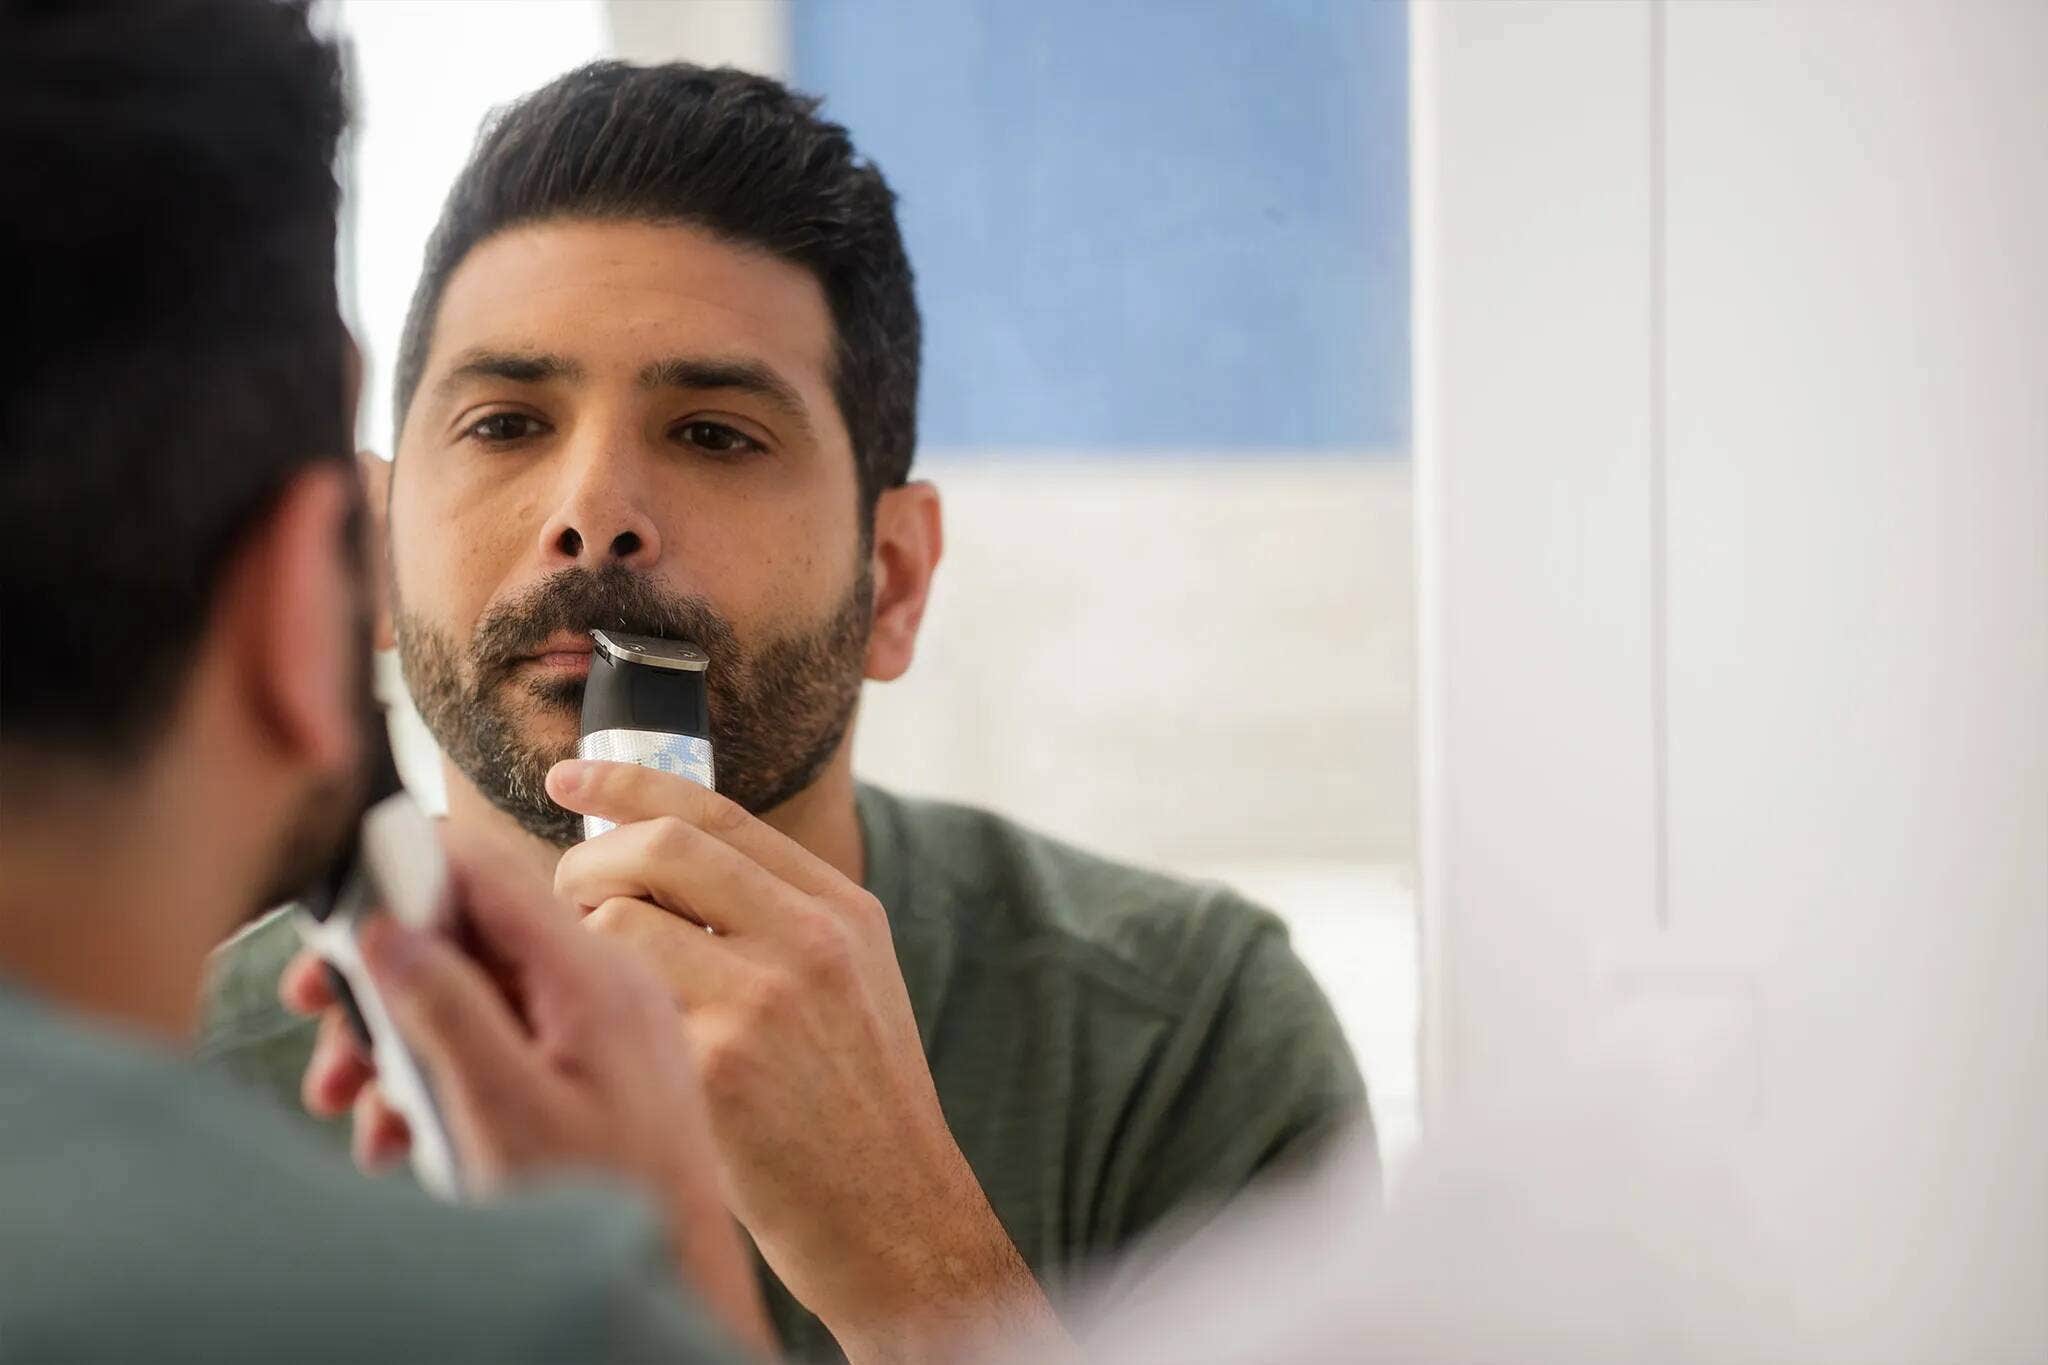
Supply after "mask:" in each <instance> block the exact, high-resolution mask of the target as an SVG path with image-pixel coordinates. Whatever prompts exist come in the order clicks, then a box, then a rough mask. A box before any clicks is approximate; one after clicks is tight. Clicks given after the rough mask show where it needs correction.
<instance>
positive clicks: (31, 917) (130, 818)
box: [0, 771, 244, 1039]
mask: <svg viewBox="0 0 2048 1365" xmlns="http://www.w3.org/2000/svg"><path fill="white" fill-rule="evenodd" d="M160 785H161V783H158V782H155V781H153V780H152V779H151V776H150V775H149V773H147V772H146V771H145V772H143V773H140V774H137V775H136V781H135V782H133V783H127V782H123V783H112V782H107V783H101V782H95V783H92V784H91V786H90V789H88V788H87V787H84V786H75V785H74V786H66V785H64V784H63V783H61V782H60V783H54V784H52V783H38V785H37V790H36V794H35V799H34V800H28V799H25V798H21V797H20V796H19V795H18V793H14V792H11V793H10V797H11V798H12V799H10V800H9V801H8V802H7V807H8V817H7V819H6V821H5V822H4V824H0V975H5V976H6V977H7V978H9V979H10V980H12V981H14V982H16V983H18V984H20V985H23V986H26V987H27V988H28V989H29V990H31V991H33V992H35V993H36V994H38V995H41V996H43V997H45V998H46V999H48V1000H51V1001H53V1002H55V1003H57V1004H60V1005H63V1006H67V1007H69V1008H71V1009H73V1010H76V1011H79V1012H81V1013H84V1014H89V1015H92V1016H95V1017H97V1018H99V1019H101V1020H104V1021H107V1022H111V1023H114V1024H116V1025H120V1026H124V1027H127V1028H129V1029H131V1030H134V1031H138V1032H143V1033H148V1034H153V1035H156V1036H158V1037H161V1038H166V1039H184V1038H188V1037H189V1036H190V1035H191V1034H192V1032H193V1030H194V1028H195V1027H196V1026H197V1022H198V1015H199V995H200V986H201V983H202V980H203V977H204V975H205V970H206V956H207V953H208V952H209V951H210V950H211V949H212V947H213V945H214V944H215V943H216V942H217V941H218V940H219V939H220V937H221V935H222V934H223V933H225V932H227V931H228V930H229V929H231V928H232V927H233V924H232V919H233V913H232V911H226V912H224V911H223V908H222V907H223V906H227V905H230V904H231V903H232V901H233V898H234V888H235V887H236V885H237V884H238V882H241V881H242V880H244V879H243V878H242V876H241V875H240V874H241V873H242V872H243V871H244V869H242V868H240V867H239V866H233V865H230V864H232V863H233V859H232V858H229V857H225V856H223V850H222V848H221V847H220V846H219V844H218V843H217V842H215V841H211V840H208V839H207V838H205V837H204V835H203V833H202V832H200V831H197V830H192V829H189V828H184V827H183V826H182V825H181V824H180V823H179V821H177V820H176V819H166V818H164V816H163V813H164V812H165V811H168V810H175V809H176V806H175V805H166V804H165V803H164V802H162V801H159V800H157V799H156V797H158V796H159V795H163V794H164V793H160V792H157V791H155V790H153V789H154V788H157V787H159V786H160ZM193 798H194V794H193V793H189V792H188V793H186V794H185V795H184V796H182V797H180V798H179V801H178V804H180V805H183V806H184V807H186V808H187V809H191V808H194V807H195V806H197V807H201V808H203V805H204V802H203V799H202V800H200V801H197V802H195V800H194V799H193ZM202 854H204V856H201V855H202Z"/></svg>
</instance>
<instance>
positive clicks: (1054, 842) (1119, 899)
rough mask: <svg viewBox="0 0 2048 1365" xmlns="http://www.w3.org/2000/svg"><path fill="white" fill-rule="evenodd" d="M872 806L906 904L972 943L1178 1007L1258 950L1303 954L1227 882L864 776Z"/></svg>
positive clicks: (1276, 922)
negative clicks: (909, 793)
mask: <svg viewBox="0 0 2048 1365" xmlns="http://www.w3.org/2000/svg"><path fill="white" fill-rule="evenodd" d="M861 814H862V819H863V822H864V824H865V825H866V826H867V827H868V828H869V831H870V834H869V837H870V842H871V843H876V844H883V845H886V847H887V851H888V857H889V859H890V861H891V862H892V864H894V867H893V868H892V876H893V878H894V879H895V880H897V881H898V882H900V883H903V884H902V885H901V886H899V887H898V888H897V896H898V897H899V898H900V900H901V903H902V906H903V909H904V910H905V912H906V914H907V915H908V916H910V917H912V918H915V917H919V916H922V917H926V918H932V917H938V918H943V919H946V920H949V921H950V922H951V923H950V924H949V925H948V928H949V929H950V931H951V932H952V934H954V935H955V936H956V937H957V938H958V940H959V945H958V946H959V951H960V952H961V953H962V954H963V955H966V956H969V957H972V956H976V955H1000V956H1004V957H1009V956H1012V955H1014V954H1016V953H1017V952H1019V951H1022V950H1028V951H1034V952H1039V953H1045V952H1053V953H1057V954H1060V955H1062V956H1064V957H1065V958H1067V959H1068V960H1070V961H1071V962H1073V963H1074V964H1075V965H1076V966H1078V967H1080V968H1082V969H1083V970H1087V971H1089V972H1091V973H1094V974H1096V975H1099V976H1101V977H1103V978H1105V979H1106V980H1108V981H1112V982H1114V983H1115V984H1117V985H1119V986H1121V987H1123V988H1124V989H1125V990H1126V991H1127V992H1128V993H1132V994H1135V995H1138V996H1141V997H1144V998H1146V999H1149V1000H1151V1001H1152V1002H1153V1003H1155V1004H1156V1005H1157V1006H1158V1007H1159V1008H1160V1009H1161V1010H1162V1011H1164V1012H1166V1013H1169V1014H1176V1015H1177V1014H1180V1013H1182V1012H1183V1011H1184V1009H1185V1007H1186V1005H1187V1004H1188V1003H1189V1000H1190V996H1191V993H1192V992H1195V988H1196V987H1198V986H1199V985H1200V984H1201V983H1203V982H1210V983H1214V982H1215V980H1216V978H1217V977H1218V975H1219V974H1222V975H1225V976H1229V975H1235V974H1236V973H1237V972H1238V971H1239V970H1240V969H1241V968H1242V966H1243V965H1244V964H1245V963H1246V962H1248V961H1250V960H1252V959H1258V958H1270V959H1273V960H1276V961H1279V962H1282V963H1295V964H1296V965H1297V966H1298V965H1299V964H1298V962H1296V960H1295V958H1294V955H1293V952H1292V950H1291V949H1290V948H1289V947H1288V944H1287V929H1286V926H1285V924H1284V923H1283V922H1282V921H1281V920H1280V918H1279V917H1278V916H1277V915H1275V914H1273V913H1272V912H1271V911H1269V910H1267V909H1265V908H1263V907H1261V906H1259V905H1256V904H1254V903H1253V902H1251V901H1250V900H1248V899H1246V898H1245V897H1244V896H1242V895H1240V894H1238V893H1237V892H1236V891H1233V890H1232V889H1231V888H1229V887H1227V886H1224V885H1222V884H1220V883H1214V882H1192V881H1188V880H1185V879H1182V878H1178V877H1172V876H1168V875H1166V874H1164V873H1160V872H1155V871H1150V870H1147V869H1143V868H1139V867H1134V866H1132V865H1130V864H1127V863H1120V862H1117V861H1115V860H1113V859H1110V858H1105V857H1102V856H1100V855H1098V854H1095V853H1091V852H1088V851H1087V850H1085V849H1081V848H1078V847H1076V846H1074V845H1072V844H1069V843H1066V842H1064V841H1062V840H1059V839H1055V838H1053V837H1051V836H1049V835H1045V834H1041V833H1039V832H1037V831H1035V830H1032V829H1029V828H1027V827H1026V826H1024V825H1021V824H1019V823H1017V822H1016V821H1013V820H1009V819H1006V818H1005V817H1003V816H1000V815H996V814H994V813H993V812H990V811H986V810H981V809H977V808H975V807H972V806H964V805H956V804H953V803H950V802H943V801H927V800H917V799H912V798H907V797H900V796H895V795H892V794H889V793H887V792H883V791H881V790H879V789H876V788H873V787H863V788H862V789H861ZM886 899H888V897H886V896H885V900H886ZM890 908H891V911H892V914H893V913H894V912H895V911H896V910H897V909H898V907H897V906H895V905H892V906H891V907H890ZM1302 979H1303V981H1304V982H1306V980H1307V977H1306V970H1305V969H1302Z"/></svg>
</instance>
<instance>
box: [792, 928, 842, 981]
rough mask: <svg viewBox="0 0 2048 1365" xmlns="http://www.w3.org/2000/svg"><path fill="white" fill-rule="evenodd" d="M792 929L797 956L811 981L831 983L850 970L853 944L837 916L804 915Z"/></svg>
mask: <svg viewBox="0 0 2048 1365" xmlns="http://www.w3.org/2000/svg"><path fill="white" fill-rule="evenodd" d="M795 932H796V944H797V954H798V958H799V960H800V961H801V962H802V964H803V969H804V975H805V976H806V977H808V978H809V979H810V980H811V981H813V982H817V983H819V984H823V985H830V984H833V983H835V982H838V981H840V980H842V979H844V978H845V977H846V976H848V975H850V974H851V972H852V968H853V944H852V942H851V936H850V935H849V933H848V931H847V927H846V925H845V923H844V922H843V921H842V920H840V919H839V917H838V916H836V915H832V914H812V915H806V916H805V917H804V918H803V919H802V920H801V921H799V923H798V925H797V927H796V931H795Z"/></svg>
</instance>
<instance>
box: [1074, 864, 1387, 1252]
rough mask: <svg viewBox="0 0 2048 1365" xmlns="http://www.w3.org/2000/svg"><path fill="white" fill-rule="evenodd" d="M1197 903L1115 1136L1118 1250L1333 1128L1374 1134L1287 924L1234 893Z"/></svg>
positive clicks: (1316, 1142) (1313, 1147)
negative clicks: (1179, 978)
mask: <svg viewBox="0 0 2048 1365" xmlns="http://www.w3.org/2000/svg"><path fill="white" fill-rule="evenodd" d="M1206 910H1207V913H1205V914H1203V915H1202V916H1201V917H1200V927H1199V928H1198V929H1197V930H1196V931H1195V932H1193V933H1192V934H1191V935H1190V936H1189V941H1188V942H1187V944H1186V945H1185V946H1184V948H1183V953H1182V961H1183V962H1184V963H1186V964H1188V967H1189V970H1188V972H1187V974H1186V975H1185V977H1184V978H1183V979H1185V980H1188V981H1189V982H1190V983H1191V984H1190V989H1189V996H1188V1008H1187V1009H1186V1011H1185V1012H1184V1013H1183V1014H1182V1016H1181V1018H1180V1021H1179V1023H1178V1025H1177V1027H1176V1028H1175V1029H1174V1031H1173V1032H1172V1033H1171V1034H1170V1035H1169V1037H1168V1038H1167V1040H1166V1042H1165V1044H1164V1046H1163V1047H1162V1048H1161V1049H1160V1051H1159V1053H1158V1055H1157V1056H1156V1057H1155V1058H1154V1061H1153V1065H1152V1066H1151V1068H1150V1070H1149V1073H1148V1075H1147V1076H1146V1077H1145V1079H1144V1081H1143V1082H1142V1083H1141V1085H1140V1087H1139V1091H1138V1093H1137V1095H1136V1096H1134V1098H1133V1102H1132V1104H1131V1105H1130V1107H1129V1109H1128V1110H1127V1111H1126V1121H1125V1124H1124V1125H1123V1130H1122V1132H1121V1133H1120V1134H1119V1137H1118V1141H1117V1155H1116V1158H1115V1160H1116V1164H1117V1165H1118V1166H1119V1167H1121V1171H1120V1172H1119V1173H1118V1175H1117V1176H1116V1177H1115V1179H1114V1185H1115V1187H1116V1188H1117V1189H1119V1190H1121V1191H1122V1197H1121V1198H1117V1199H1113V1200H1111V1201H1110V1204H1109V1207H1108V1208H1107V1209H1106V1212H1108V1213H1109V1214H1110V1215H1111V1217H1112V1219H1113V1223H1112V1226H1110V1227H1109V1228H1107V1229H1103V1230H1102V1231H1105V1232H1107V1233H1108V1236H1109V1240H1110V1241H1111V1242H1112V1243H1113V1244H1115V1245H1118V1246H1123V1245H1126V1244H1128V1243H1130V1242H1132V1241H1133V1240H1135V1239H1140V1238H1143V1237H1144V1236H1145V1235H1146V1234H1148V1233H1150V1232H1153V1231H1155V1230H1157V1229H1159V1228H1160V1227H1161V1226H1162V1225H1163V1224H1168V1223H1172V1224H1179V1223H1182V1222H1187V1223H1193V1222H1197V1221H1199V1220H1200V1219H1201V1218H1202V1217H1203V1215H1204V1214H1205V1213H1206V1212H1209V1211H1212V1210H1213V1209H1214V1207H1215V1206H1216V1205H1218V1204H1221V1203H1222V1202H1224V1201H1226V1200H1228V1199H1230V1198H1231V1197H1233V1196H1235V1195H1236V1194H1237V1193H1239V1192H1240V1191H1241V1190H1243V1189H1244V1188H1245V1187H1246V1186H1247V1185H1250V1184H1251V1183H1253V1182H1254V1181H1255V1180H1257V1179H1258V1178H1260V1177H1261V1176H1265V1175H1269V1174H1273V1173H1276V1172H1279V1171H1282V1170H1284V1169H1286V1168H1289V1167H1291V1166H1294V1165H1296V1164H1298V1163H1302V1162H1305V1161H1307V1160H1309V1159H1311V1158H1312V1157H1314V1156H1315V1155H1316V1154H1317V1153H1318V1152H1320V1151H1321V1150H1322V1148H1323V1146H1324V1144H1326V1143H1327V1142H1328V1141H1329V1140H1330V1139H1331V1138H1332V1137H1334V1136H1335V1135H1336V1134H1338V1133H1340V1132H1346V1133H1350V1134H1351V1135H1352V1140H1353V1141H1354V1142H1362V1143H1364V1144H1365V1145H1366V1146H1367V1147H1368V1148H1369V1147H1370V1146H1371V1143H1372V1126H1371V1117H1370V1114H1369V1111H1368V1109H1367V1106H1366V1097H1365V1082H1364V1080H1363V1078H1362V1077H1361V1076H1360V1075H1359V1071H1358V1064H1357V1062H1356V1060H1354V1058H1353V1057H1352V1053H1351V1048H1350V1046H1349V1044H1348V1043H1347V1042H1346V1041H1345V1038H1344V1030H1343V1027H1342V1026H1341V1025H1340V1024H1339V1023H1338V1020H1337V1016H1336V1013H1335V1012H1334V1011H1333V1010H1332V1009H1331V1007H1330V1002H1329V1000H1328V998H1327V997H1325V996H1324V994H1323V992H1322V989H1321V987H1319V986H1318V985H1317V984H1316V981H1315V979H1314V978H1313V977H1312V976H1311V975H1310V974H1309V971H1308V968H1307V967H1306V966H1304V965H1303V963H1302V961H1301V959H1300V958H1299V957H1298V956H1296V955H1295V952H1294V949H1293V948H1292V946H1291V945H1290V944H1289V943H1288V941H1287V931H1286V928H1285V926H1284V925H1283V924H1281V922H1280V921H1279V920H1278V919H1277V918H1276V917H1275V916H1273V915H1272V914H1270V913H1269V912H1267V911H1264V910H1260V909H1258V908H1257V907H1255V906H1252V905H1251V904H1249V903H1248V902H1245V901H1243V900H1241V899H1239V898H1237V897H1235V896H1226V897H1223V898H1222V899H1221V903H1217V904H1211V905H1210V906H1208V907H1206Z"/></svg>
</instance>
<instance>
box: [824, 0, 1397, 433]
mask: <svg viewBox="0 0 2048 1365" xmlns="http://www.w3.org/2000/svg"><path fill="white" fill-rule="evenodd" d="M794 9H795V11H796V18H795V21H794V22H795V31H794V34H793V42H794V50H795V65H796V79H797V84H798V85H800V86H802V87H803V88H805V89H808V90H810V91H813V92H815V93H818V94H822V95H824V96H825V97H826V104H825V112H826V114H827V115H829V116H831V117H833V118H835V119H837V120H839V121H840V122H842V123H844V124H846V125H847V127H848V128H849V129H851V131H852V133H853V135H854V138H855V141H856V142H857V143H858V144H859V146H860V147H861V148H862V150H863V151H865V152H866V153H867V154H868V155H870V156H871V157H873V158H874V160H875V161H876V162H877V163H878V164H880V165H881V167H882V169H883V171H884V173H885V174H886V175H887V176H888V177H889V180H890V183H891V184H893V185H894V186H895V187H896V190H897V192H898V193H899V195H900V196H901V198H902V209H901V212H902V221H903V227H904V232H905V235H906V237H907V239H908V244H909V249H910V257H911V261H912V264H913V265H914V266H915V267H916V268H917V272H918V283H919V296H920V299H921V301H922V304H923V307H924V315H925V327H926V331H925V375H924V401H923V416H922V420H923V431H922V446H923V448H924V449H925V450H927V451H931V450H943V449H953V450H959V449H990V448H995V449H1010V450H1015V449H1029V450H1062V451H1091V450H1119V451H1129V450H1157V451H1162V452H1167V453H1173V452H1202V453H1207V452H1214V451H1252V450H1289V451H1303V450H1309V451H1333V452H1334V451H1356V450H1361V449H1364V450H1373V451H1393V452H1404V451H1405V450H1406V448H1407V444H1408V432H1409V416H1408V368H1409V362H1408V133H1407V104H1408V88H1407V10H1406V6H1405V5H1404V4H1402V3H1399V0H801V3H799V4H798V5H796V6H795V7H794Z"/></svg>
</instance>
